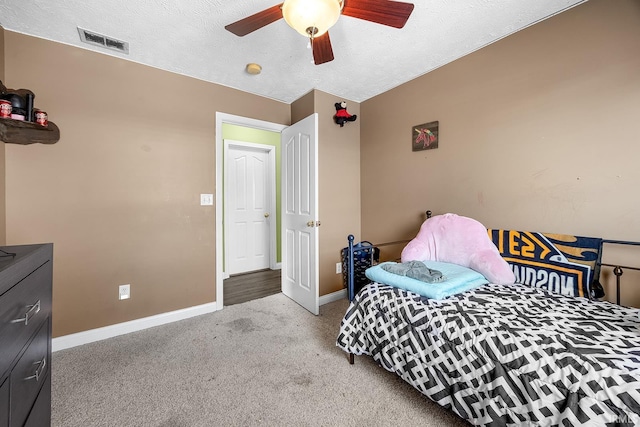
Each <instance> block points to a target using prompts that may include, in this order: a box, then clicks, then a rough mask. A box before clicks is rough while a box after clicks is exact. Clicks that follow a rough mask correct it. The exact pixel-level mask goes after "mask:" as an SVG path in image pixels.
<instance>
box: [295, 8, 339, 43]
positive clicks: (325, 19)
mask: <svg viewBox="0 0 640 427" xmlns="http://www.w3.org/2000/svg"><path fill="white" fill-rule="evenodd" d="M343 6H344V2H343V0H284V3H283V4H282V16H283V17H284V20H285V21H286V22H287V24H289V26H290V27H291V28H293V29H294V30H296V31H297V32H298V33H300V34H301V35H303V36H305V37H309V38H311V39H313V38H315V37H319V36H321V35H323V34H324V33H326V32H327V31H329V28H331V27H333V26H334V25H335V23H336V22H338V18H339V17H340V13H342V7H343Z"/></svg>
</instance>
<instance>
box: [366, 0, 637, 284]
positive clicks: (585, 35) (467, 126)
mask: <svg viewBox="0 0 640 427" xmlns="http://www.w3.org/2000/svg"><path fill="white" fill-rule="evenodd" d="M638 52H640V1H638V0H616V1H615V6H614V5H613V4H612V2H610V1H607V0H591V1H589V2H587V3H585V4H583V5H581V6H578V7H576V8H574V9H571V10H569V11H567V12H565V13H562V14H560V15H557V16H555V17H553V18H551V19H548V20H546V21H543V22H541V23H538V24H536V25H534V26H532V27H529V28H527V29H525V30H523V31H520V32H518V33H516V34H514V35H512V36H510V37H507V38H505V39H502V40H500V41H498V42H496V43H494V44H492V45H490V46H488V47H486V48H484V49H482V50H480V51H477V52H475V53H473V54H471V55H468V56H466V57H464V58H462V59H459V60H457V61H455V62H453V63H451V64H449V65H446V66H444V67H442V68H439V69H437V70H435V71H433V72H431V73H429V74H427V75H425V76H422V77H420V78H417V79H415V80H413V81H411V82H409V83H406V84H404V85H402V86H400V87H398V88H396V89H393V90H391V91H388V92H386V93H384V94H382V95H379V96H377V97H375V98H373V99H370V100H368V101H366V102H363V103H362V106H361V109H362V117H361V119H362V128H361V129H362V132H361V161H362V164H361V168H362V212H363V215H362V232H363V235H364V236H365V237H367V238H368V239H370V240H374V241H385V240H394V239H397V238H406V237H412V236H413V235H414V234H415V232H416V231H417V229H418V227H419V225H420V223H421V222H422V219H423V217H422V212H424V210H426V209H431V210H432V211H433V212H434V213H435V214H438V213H445V212H455V213H458V214H461V215H466V216H470V217H473V218H476V219H478V220H479V221H481V222H483V223H484V224H485V225H486V226H487V227H490V228H512V229H520V230H532V231H546V232H557V233H569V234H578V235H585V236H595V237H604V238H609V239H625V240H636V241H640V199H638V197H637V196H636V194H637V187H638V185H639V184H640V167H638V159H640V144H639V143H638V137H637V132H638V131H637V122H638V118H639V117H640V78H639V76H640V55H638ZM434 120H438V121H439V122H440V128H439V130H440V143H439V148H438V149H435V150H429V151H421V152H412V151H411V142H410V136H409V135H410V134H411V126H413V125H417V124H420V123H425V122H430V121H434ZM636 293H637V291H636Z"/></svg>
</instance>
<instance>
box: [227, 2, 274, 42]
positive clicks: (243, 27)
mask: <svg viewBox="0 0 640 427" xmlns="http://www.w3.org/2000/svg"><path fill="white" fill-rule="evenodd" d="M280 18H282V3H280V4H277V5H275V6H272V7H270V8H268V9H265V10H263V11H262V12H258V13H255V14H253V15H251V16H247V17H246V18H244V19H241V20H239V21H236V22H234V23H233V24H229V25H227V26H225V27H224V28H225V29H226V30H228V31H231V32H232V33H233V34H235V35H236V36H240V37H242V36H246V35H247V34H249V33H252V32H254V31H255V30H259V29H260V28H262V27H264V26H266V25H269V24H271V23H272V22H276V21H277V20H278V19H280Z"/></svg>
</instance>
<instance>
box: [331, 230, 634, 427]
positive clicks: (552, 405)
mask: <svg viewBox="0 0 640 427" xmlns="http://www.w3.org/2000/svg"><path fill="white" fill-rule="evenodd" d="M489 233H491V231H489ZM596 256H597V261H600V254H599V253H598V254H596ZM553 260H554V262H555V261H557V256H556V257H554V258H553ZM538 264H540V263H539V262H538ZM542 267H543V268H544V266H542ZM514 270H515V268H514ZM595 273H597V269H596V270H595V271H593V274H595ZM593 279H597V275H596V276H595V277H591V281H592V282H593ZM351 286H353V285H352V284H351ZM589 296H590V294H588V295H585V296H582V297H581V296H568V295H563V294H560V293H558V292H554V291H553V290H550V289H541V288H539V287H534V286H530V285H522V284H496V283H487V284H485V285H482V286H479V287H476V288H474V289H471V290H468V291H465V292H462V293H457V294H455V295H452V296H449V297H447V298H444V299H430V298H426V297H423V296H421V295H418V294H416V293H413V292H410V291H406V290H404V289H400V288H397V287H394V286H390V285H387V284H381V283H370V284H367V285H366V286H364V287H363V288H362V289H361V290H360V291H359V292H357V293H356V294H355V295H353V298H352V301H351V303H350V305H349V308H348V309H347V312H346V313H345V316H344V318H343V320H342V323H341V327H340V331H339V335H338V338H337V346H338V347H339V348H341V349H343V350H344V351H345V352H347V353H349V354H350V356H351V357H352V355H368V356H371V357H373V359H374V360H375V361H376V362H377V363H378V364H380V366H382V367H383V368H384V369H386V370H388V371H391V372H395V373H396V374H397V375H399V376H400V377H401V378H402V379H404V380H405V381H407V382H408V383H409V384H411V385H412V386H413V387H414V388H416V389H417V390H418V391H419V392H421V393H422V394H424V395H425V396H427V397H429V398H430V399H432V400H433V401H435V402H437V403H438V404H440V405H441V406H443V407H445V408H447V409H450V410H451V411H453V412H455V413H456V414H457V415H459V416H460V417H462V418H463V419H466V420H468V421H469V422H470V423H472V424H474V425H491V426H493V425H495V426H503V425H514V426H515V425H517V426H522V425H531V426H550V425H563V426H583V425H594V426H596V425H602V426H604V425H611V426H614V425H616V426H634V425H640V319H639V316H638V310H637V309H633V308H627V307H623V306H620V305H616V304H613V303H609V302H602V301H595V300H593V299H590V298H589ZM352 360H353V359H352Z"/></svg>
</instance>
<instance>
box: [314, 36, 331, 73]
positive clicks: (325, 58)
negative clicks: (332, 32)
mask: <svg viewBox="0 0 640 427" xmlns="http://www.w3.org/2000/svg"><path fill="white" fill-rule="evenodd" d="M312 46H313V62H315V64H316V65H320V64H324V63H325V62H330V61H333V49H332V48H331V40H330V39H329V33H328V32H326V33H324V34H323V35H321V36H320V37H315V38H314V39H313V42H312Z"/></svg>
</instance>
